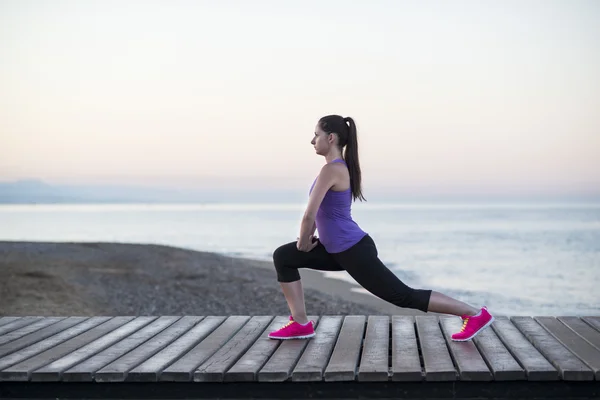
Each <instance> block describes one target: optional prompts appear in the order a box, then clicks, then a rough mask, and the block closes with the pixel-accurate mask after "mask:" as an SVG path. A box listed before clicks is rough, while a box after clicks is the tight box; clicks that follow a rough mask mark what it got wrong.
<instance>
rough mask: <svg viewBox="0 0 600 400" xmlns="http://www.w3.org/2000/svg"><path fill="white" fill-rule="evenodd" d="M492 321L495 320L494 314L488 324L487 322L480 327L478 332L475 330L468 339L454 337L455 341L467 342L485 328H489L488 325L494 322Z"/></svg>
mask: <svg viewBox="0 0 600 400" xmlns="http://www.w3.org/2000/svg"><path fill="white" fill-rule="evenodd" d="M492 322H494V316H493V315H492V319H490V320H489V321H488V323H487V324H485V325H484V326H482V327H481V328H479V330H478V331H477V332H475V333H474V334H473V335H472V336H470V337H468V338H466V339H452V338H450V339H452V341H453V342H467V341H469V340H471V339H473V338H474V337H475V336H477V335H478V334H479V332H481V331H482V330H484V329H485V328H487V327H488V326H490V325H491V324H492Z"/></svg>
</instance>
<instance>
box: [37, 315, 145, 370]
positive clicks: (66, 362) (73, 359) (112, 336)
mask: <svg viewBox="0 0 600 400" xmlns="http://www.w3.org/2000/svg"><path fill="white" fill-rule="evenodd" d="M116 318H120V317H116ZM132 319H133V317H127V318H126V319H124V324H123V325H122V326H120V327H119V326H118V321H114V325H115V326H114V327H115V328H116V329H114V330H112V331H111V332H110V333H107V334H106V335H103V336H102V337H100V338H98V339H96V340H94V341H92V342H91V343H89V344H87V345H84V346H82V347H80V348H78V349H76V350H75V351H73V352H72V353H70V354H67V355H65V356H63V357H61V358H59V359H57V360H56V361H54V362H52V363H50V364H48V365H46V366H44V367H42V368H40V369H38V370H36V371H34V372H33V373H32V374H31V380H32V381H46V382H47V381H59V380H60V377H61V375H62V373H63V372H64V371H66V370H67V369H69V368H71V367H72V366H74V365H77V364H78V363H80V362H81V361H83V360H86V359H88V358H90V357H91V356H93V355H94V354H96V353H98V352H100V351H102V350H104V349H106V348H107V347H109V346H111V345H113V344H114V343H117V342H118V341H119V340H121V339H123V338H125V337H127V336H129V335H130V334H132V333H133V332H135V331H137V330H139V329H140V328H142V327H144V326H146V325H148V324H149V323H150V322H152V321H153V320H154V319H155V317H137V318H135V319H133V320H132ZM109 322H113V320H111V321H109ZM106 324H107V323H105V324H103V325H101V326H100V327H103V328H104V329H106V331H107V332H108V331H109V330H110V327H109V326H106V327H105V326H104V325H106ZM100 327H98V328H100ZM88 332H89V331H88Z"/></svg>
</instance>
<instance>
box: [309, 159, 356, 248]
mask: <svg viewBox="0 0 600 400" xmlns="http://www.w3.org/2000/svg"><path fill="white" fill-rule="evenodd" d="M332 162H342V163H344V164H346V163H345V162H344V160H341V159H336V160H333V161H332ZM316 182H317V179H315V181H314V182H313V184H312V186H311V187H310V192H312V190H313V188H314V187H315V183H316ZM310 192H309V193H310ZM351 206H352V191H351V189H347V190H344V191H341V192H336V191H334V190H331V189H329V190H328V191H327V193H326V194H325V197H324V198H323V201H322V202H321V205H320V206H319V210H318V211H317V217H316V219H315V223H316V225H317V230H318V231H319V235H318V236H319V241H320V242H321V243H322V244H323V246H324V247H325V250H327V252H328V253H340V252H342V251H344V250H347V249H349V248H350V247H352V246H354V245H355V244H356V243H358V242H359V241H360V240H361V239H362V238H363V237H364V236H365V235H366V234H367V233H366V232H365V231H363V230H362V229H360V227H359V226H358V224H357V223H356V222H354V220H353V219H352V214H351V210H350V209H351Z"/></svg>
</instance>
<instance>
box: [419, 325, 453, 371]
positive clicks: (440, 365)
mask: <svg viewBox="0 0 600 400" xmlns="http://www.w3.org/2000/svg"><path fill="white" fill-rule="evenodd" d="M415 321H416V323H417V334H418V339H419V343H420V344H421V353H422V355H423V364H424V368H425V380H426V381H455V380H456V370H455V369H454V364H453V363H452V359H451V358H450V353H449V352H448V347H447V346H446V341H445V340H444V335H443V333H442V331H441V329H440V326H439V323H438V317H434V316H421V315H418V316H416V317H415Z"/></svg>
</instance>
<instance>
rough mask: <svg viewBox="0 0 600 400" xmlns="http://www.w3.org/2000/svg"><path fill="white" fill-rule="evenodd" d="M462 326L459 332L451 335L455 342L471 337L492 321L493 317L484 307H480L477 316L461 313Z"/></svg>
mask: <svg viewBox="0 0 600 400" xmlns="http://www.w3.org/2000/svg"><path fill="white" fill-rule="evenodd" d="M461 318H462V319H463V326H462V328H461V330H460V332H457V333H455V334H453V335H452V340H454V341H455V342H464V341H467V340H471V339H473V338H474V337H475V336H476V335H477V334H478V333H479V332H481V331H482V330H483V328H486V327H488V326H490V325H491V324H492V322H494V317H493V316H492V314H490V313H489V312H488V310H487V308H486V307H482V308H481V312H480V314H479V315H477V316H469V315H463V316H462V317H461Z"/></svg>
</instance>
